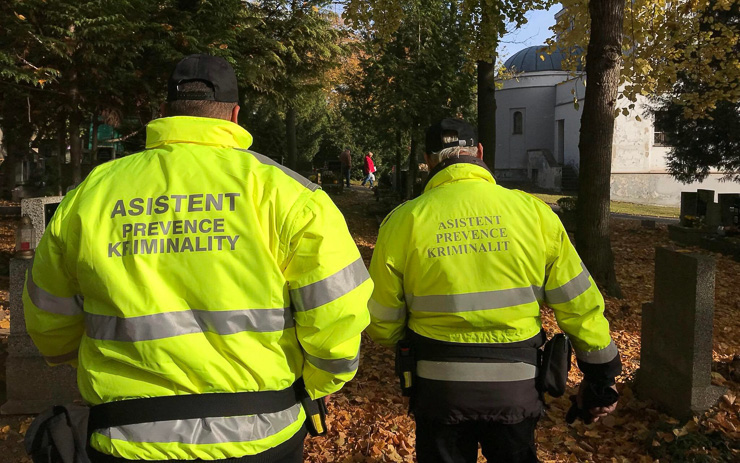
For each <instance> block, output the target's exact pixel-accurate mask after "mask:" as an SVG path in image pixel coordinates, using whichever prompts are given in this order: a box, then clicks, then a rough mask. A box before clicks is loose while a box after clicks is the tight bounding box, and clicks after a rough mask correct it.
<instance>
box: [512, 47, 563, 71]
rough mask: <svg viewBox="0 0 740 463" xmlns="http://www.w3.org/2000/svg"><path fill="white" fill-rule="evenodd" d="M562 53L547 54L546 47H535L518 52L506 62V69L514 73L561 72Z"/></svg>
mask: <svg viewBox="0 0 740 463" xmlns="http://www.w3.org/2000/svg"><path fill="white" fill-rule="evenodd" d="M563 57H564V53H563V52H561V51H559V50H558V51H555V52H554V53H552V54H548V53H547V46H545V45H536V46H534V47H528V48H525V49H524V50H520V51H518V52H516V53H514V55H513V56H512V57H510V58H509V59H507V60H506V62H505V63H504V66H505V67H506V69H508V70H510V71H514V72H536V71H562V70H563V67H562V66H561V62H562V61H563Z"/></svg>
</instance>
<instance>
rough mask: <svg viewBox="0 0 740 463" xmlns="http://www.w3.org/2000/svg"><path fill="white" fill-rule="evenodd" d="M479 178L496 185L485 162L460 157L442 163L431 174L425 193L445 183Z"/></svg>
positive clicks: (471, 157)
mask: <svg viewBox="0 0 740 463" xmlns="http://www.w3.org/2000/svg"><path fill="white" fill-rule="evenodd" d="M475 178H479V179H482V180H486V181H488V182H491V183H493V184H494V185H495V184H496V180H494V178H493V174H492V173H491V170H490V169H489V168H488V166H487V165H486V163H485V162H483V161H481V160H480V159H478V158H476V157H474V156H458V157H454V158H448V159H445V160H444V161H442V162H440V163H439V164H437V165H436V166H434V168H433V169H432V170H431V171H430V172H429V176H428V177H427V182H426V185H424V192H427V191H429V190H431V189H432V188H436V187H438V186H440V185H443V184H445V183H450V182H455V181H457V180H464V179H475Z"/></svg>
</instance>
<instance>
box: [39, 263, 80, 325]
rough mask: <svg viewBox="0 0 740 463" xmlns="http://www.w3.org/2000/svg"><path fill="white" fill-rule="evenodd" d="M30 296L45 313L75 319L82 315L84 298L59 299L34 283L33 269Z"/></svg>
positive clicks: (77, 296)
mask: <svg viewBox="0 0 740 463" xmlns="http://www.w3.org/2000/svg"><path fill="white" fill-rule="evenodd" d="M28 296H29V297H30V298H31V302H33V305H35V306H36V307H38V308H39V309H41V310H43V311H44V312H49V313H53V314H56V315H67V316H70V317H73V316H75V315H80V314H81V313H82V296H79V295H76V296H72V297H59V296H54V295H53V294H51V293H49V292H47V291H44V290H43V289H41V288H39V287H38V286H36V282H35V281H33V267H31V268H30V269H28Z"/></svg>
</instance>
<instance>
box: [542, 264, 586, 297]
mask: <svg viewBox="0 0 740 463" xmlns="http://www.w3.org/2000/svg"><path fill="white" fill-rule="evenodd" d="M581 267H583V271H582V272H581V273H579V274H578V276H577V277H575V278H573V279H572V280H570V281H569V282H567V283H566V284H564V285H563V286H561V287H559V288H553V289H548V290H546V291H545V298H546V300H547V303H548V304H563V303H565V302H569V301H572V300H573V299H575V298H577V297H578V296H580V295H581V294H583V293H585V292H586V291H588V289H589V288H590V287H591V280H589V277H590V276H591V275H590V274H589V273H588V270H586V266H585V265H583V262H581Z"/></svg>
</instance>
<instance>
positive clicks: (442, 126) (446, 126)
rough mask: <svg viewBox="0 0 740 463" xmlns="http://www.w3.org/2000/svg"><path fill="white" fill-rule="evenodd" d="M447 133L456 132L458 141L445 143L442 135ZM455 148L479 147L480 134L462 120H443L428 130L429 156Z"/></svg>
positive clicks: (426, 146)
mask: <svg viewBox="0 0 740 463" xmlns="http://www.w3.org/2000/svg"><path fill="white" fill-rule="evenodd" d="M446 132H455V133H456V134H457V138H458V139H457V141H453V142H449V143H444V142H443V141H442V134H443V133H446ZM454 146H478V134H477V133H476V132H475V128H473V126H472V125H470V124H468V123H467V122H465V121H464V120H462V119H442V120H441V121H439V122H437V123H436V124H432V125H431V126H430V127H429V128H428V129H427V133H426V144H425V148H426V153H427V154H431V153H437V152H439V151H442V150H443V149H445V148H452V147H454Z"/></svg>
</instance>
